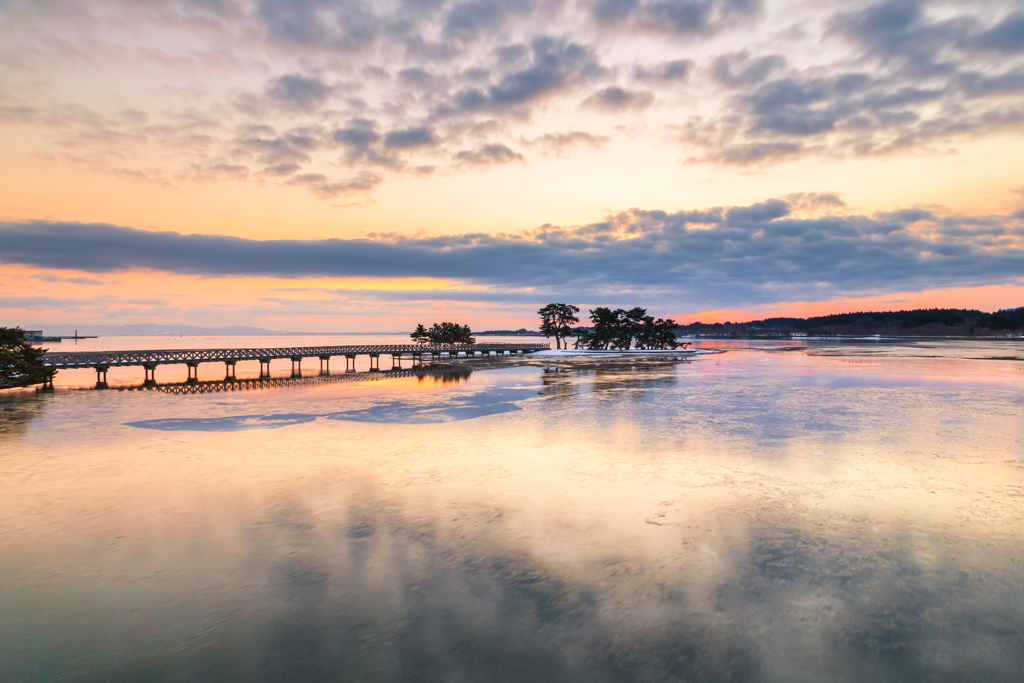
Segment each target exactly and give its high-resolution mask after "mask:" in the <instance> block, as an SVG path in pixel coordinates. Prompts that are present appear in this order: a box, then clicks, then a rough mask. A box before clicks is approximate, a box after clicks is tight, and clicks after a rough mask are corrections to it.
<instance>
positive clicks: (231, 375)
mask: <svg viewBox="0 0 1024 683" xmlns="http://www.w3.org/2000/svg"><path fill="white" fill-rule="evenodd" d="M236 362H237V361H233V360H226V361H224V381H225V382H233V381H234V380H235V363H236Z"/></svg>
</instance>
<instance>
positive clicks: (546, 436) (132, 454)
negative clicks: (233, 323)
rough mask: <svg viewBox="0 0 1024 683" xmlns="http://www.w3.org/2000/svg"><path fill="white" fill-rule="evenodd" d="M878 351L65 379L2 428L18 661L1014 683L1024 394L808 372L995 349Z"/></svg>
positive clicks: (408, 675)
mask: <svg viewBox="0 0 1024 683" xmlns="http://www.w3.org/2000/svg"><path fill="white" fill-rule="evenodd" d="M929 362H931V361H929ZM872 363H874V364H873V365H864V364H854V363H850V364H846V365H843V364H840V363H837V362H835V361H834V359H824V358H820V357H813V356H807V355H798V354H764V353H755V352H751V353H728V354H724V355H722V356H717V357H714V358H713V359H704V360H698V361H695V362H693V363H689V364H680V365H673V364H668V363H666V364H662V365H656V364H650V365H646V364H644V363H637V362H632V361H630V362H622V363H619V364H618V365H613V366H606V367H603V368H597V367H566V368H563V369H562V371H560V372H547V373H545V372H543V370H542V369H540V368H531V367H520V368H513V369H510V370H507V371H505V370H503V371H498V372H493V373H484V374H482V375H480V376H477V375H474V376H473V378H472V379H471V380H468V381H467V382H466V383H465V384H460V385H457V386H451V385H449V386H435V385H429V386H426V385H423V384H421V383H418V382H417V380H416V379H413V378H410V379H408V380H395V381H394V383H393V384H384V383H381V382H376V383H365V384H341V383H339V384H334V385H327V386H321V387H315V388H307V389H301V390H299V389H296V390H295V391H289V392H283V391H276V390H275V391H274V392H267V393H266V394H261V393H259V392H249V393H248V394H247V395H245V396H233V397H231V400H223V399H222V400H219V401H218V400H212V399H211V397H209V396H175V395H162V394H154V393H149V394H138V393H127V392H124V393H122V392H64V393H63V394H62V393H61V392H55V393H54V394H51V395H49V396H47V397H46V398H45V400H46V402H47V403H48V405H47V409H46V410H45V411H41V412H40V413H38V414H37V415H36V416H35V417H34V419H33V420H32V423H31V424H32V428H31V429H29V430H28V431H27V432H25V433H19V434H15V435H14V436H3V435H0V438H4V439H6V440H4V441H2V442H0V443H2V445H3V448H4V452H3V458H0V488H2V489H3V490H9V491H11V492H12V495H10V496H4V497H0V520H2V521H3V522H4V523H5V533H4V534H0V570H2V571H3V575H4V576H5V577H7V580H5V581H4V582H0V604H3V605H4V606H5V617H6V616H7V615H11V616H10V617H9V618H8V620H7V622H6V624H5V625H4V627H5V630H4V636H5V637H4V638H3V639H0V679H3V680H11V681H35V680H66V681H76V682H79V681H80V682H86V681H89V682H92V681H97V682H98V681H105V680H111V679H117V680H125V681H146V682H147V683H148V682H149V681H170V680H176V679H177V680H180V679H183V678H188V679H190V680H197V681H210V682H216V683H221V682H228V681H246V682H249V681H256V682H259V681H268V682H269V681H279V680H289V681H338V680H383V681H406V680H409V681H451V680H466V681H476V680H481V681H484V680H486V681H503V680H507V681H520V680H531V681H532V680H538V681H587V682H589V681H599V682H600V681H616V682H617V681H679V680H693V681H751V682H755V681H793V680H824V681H832V680H836V681H838V680H846V681H859V680H865V681H866V680H870V681H883V682H888V681H893V682H896V681H932V682H938V681H1015V680H1020V678H1021V673H1022V664H1021V662H1022V661H1024V607H1022V605H1021V597H1020V596H1021V595H1024V573H1022V570H1021V565H1020V562H1021V560H1022V558H1024V543H1022V541H1021V535H1020V532H1019V520H1020V519H1021V517H1022V516H1024V503H1022V501H1024V495H1022V492H1024V479H1022V478H1021V476H1022V475H1021V470H1020V462H1021V461H1022V460H1024V450H1022V448H1024V441H1021V439H1020V436H1021V432H1020V425H1021V424H1022V422H1021V418H1022V417H1024V413H1022V410H1024V403H1021V401H1020V395H1019V394H1018V393H1013V392H1006V391H989V392H973V391H964V392H960V393H957V392H950V391H946V390H942V391H936V390H934V389H932V388H930V387H928V386H918V387H914V386H911V387H906V386H904V387H900V386H895V387H888V388H884V389H882V388H878V387H874V386H870V387H866V388H864V387H858V386H851V387H848V388H844V389H843V390H842V391H834V390H833V389H832V388H831V387H827V386H826V387H818V386H798V385H795V384H794V381H795V380H797V379H799V378H800V377H802V376H813V375H814V374H815V373H819V374H820V373H826V374H827V373H834V374H838V375H845V376H847V377H851V378H858V377H873V376H876V375H877V376H878V377H883V378H884V377H886V376H889V375H894V374H895V373H896V372H899V373H903V374H905V375H908V376H914V375H915V373H916V375H917V376H921V377H928V376H933V375H930V374H929V373H931V372H932V369H934V368H944V369H945V371H946V372H948V374H949V375H951V376H956V375H957V374H958V372H960V371H961V370H963V369H964V368H980V369H979V370H975V371H974V372H975V375H971V376H969V377H966V378H965V380H964V381H965V382H966V384H965V388H967V389H970V383H971V382H976V381H980V380H978V377H977V376H976V375H978V373H981V374H982V375H983V374H984V373H985V372H987V373H988V375H990V379H993V380H996V379H998V378H1000V377H1001V376H1002V375H1001V373H1002V372H1003V371H1002V370H1001V369H999V368H1002V367H1003V366H999V368H992V367H989V366H983V365H982V366H978V365H971V363H975V362H974V361H971V362H970V363H968V362H966V361H959V364H957V363H952V362H946V361H943V362H942V363H939V364H938V365H925V364H924V362H923V361H908V360H907V359H905V358H902V357H893V358H884V357H883V358H873V359H872ZM991 363H992V364H995V363H997V362H995V361H992V362H991ZM1004 365H1005V364H1004ZM985 367H989V370H987V371H985V370H984V368H985ZM534 383H535V384H536V386H532V387H531V386H529V385H531V384H534ZM361 392H362V393H361ZM538 392H539V396H538V398H537V399H535V400H534V399H530V400H523V399H527V398H529V397H530V396H537V395H538ZM342 401H350V402H352V403H351V405H353V408H352V409H351V410H348V411H341V412H345V413H352V412H355V413H357V415H358V417H359V418H360V419H356V420H352V419H319V418H328V417H332V416H334V415H336V414H338V413H339V411H338V410H337V409H338V407H339V403H340V402H342ZM516 403H518V407H519V408H520V409H519V410H509V411H508V412H503V413H501V414H494V413H490V414H494V415H495V418H494V419H489V420H473V419H464V420H461V421H450V422H448V421H445V422H436V423H433V424H431V423H422V424H418V426H417V427H416V428H415V429H393V428H391V426H390V425H391V424H394V423H382V422H381V420H387V419H391V418H395V419H402V420H406V419H416V418H418V417H422V416H423V415H424V414H430V411H433V410H435V409H440V408H442V407H443V406H445V405H452V406H455V407H456V409H458V410H463V409H467V410H471V411H472V410H477V409H490V408H493V407H495V406H498V407H499V408H500V407H507V406H508V405H515V404H516ZM242 405H245V408H242V407H240V406H242ZM275 411H276V412H275ZM362 411H369V413H366V412H362ZM231 413H244V415H243V416H239V415H232V414H231ZM197 414H202V415H203V417H202V418H195V417H194V416H195V415H197ZM133 417H134V418H139V417H143V418H149V420H146V421H149V422H151V423H154V424H164V425H169V426H170V427H171V428H170V429H165V430H161V429H129V428H125V427H123V426H122V425H124V424H125V421H126V419H128V418H133ZM366 417H375V418H379V419H375V420H369V421H368V420H366V419H363V418H366ZM448 417H451V416H450V415H449V416H448ZM265 418H267V419H265ZM275 418H276V419H278V421H279V422H280V423H281V424H296V425H301V426H297V427H296V428H295V429H292V430H282V429H269V430H265V431H262V432H247V431H241V432H232V431H224V432H221V430H217V429H215V430H213V431H205V432H204V431H203V430H186V431H180V430H178V429H175V428H174V427H177V426H181V425H182V424H189V421H191V424H207V425H209V424H224V425H236V426H237V425H249V424H257V425H259V424H260V423H261V422H267V423H270V424H274V422H273V419H275ZM218 420H221V421H223V422H222V423H218V422H217V421H218ZM288 420H294V421H295V422H288ZM135 421H136V422H140V420H137V419H136V420H135ZM175 421H178V422H175ZM182 421H185V422H182ZM189 431H198V432H201V433H192V434H190V433H188V432H189ZM55 653H59V656H57V655H55Z"/></svg>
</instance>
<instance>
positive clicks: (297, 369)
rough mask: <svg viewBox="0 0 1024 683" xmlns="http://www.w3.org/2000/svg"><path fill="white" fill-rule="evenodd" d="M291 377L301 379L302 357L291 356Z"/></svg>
mask: <svg viewBox="0 0 1024 683" xmlns="http://www.w3.org/2000/svg"><path fill="white" fill-rule="evenodd" d="M291 360H292V377H302V356H292V358H291Z"/></svg>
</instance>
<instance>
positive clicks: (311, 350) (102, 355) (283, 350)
mask: <svg viewBox="0 0 1024 683" xmlns="http://www.w3.org/2000/svg"><path fill="white" fill-rule="evenodd" d="M548 348H550V347H549V346H548V344H544V343H533V344H442V345H427V346H420V345H417V344H389V345H380V346H295V347H278V348H256V349H166V350H146V351H79V352H74V353H47V354H45V355H43V364H44V365H46V366H47V367H51V368H98V367H102V366H109V367H124V366H132V365H136V366H138V365H142V366H147V367H154V366H157V365H169V364H174V363H187V364H189V365H192V364H195V363H216V362H221V363H224V362H227V363H233V362H238V361H243V360H258V361H262V362H266V361H270V360H275V359H281V358H316V357H325V358H329V357H331V356H367V355H368V356H375V355H376V356H383V355H405V356H408V355H413V354H423V355H429V354H437V355H440V354H448V355H449V356H450V357H454V356H458V355H459V354H460V353H465V354H466V355H474V354H475V353H477V352H478V351H479V352H494V351H498V352H519V351H521V352H523V353H531V352H534V351H544V350H547V349H548Z"/></svg>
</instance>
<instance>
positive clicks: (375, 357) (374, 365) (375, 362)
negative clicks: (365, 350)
mask: <svg viewBox="0 0 1024 683" xmlns="http://www.w3.org/2000/svg"><path fill="white" fill-rule="evenodd" d="M369 355H370V372H380V354H379V353H371V354H369Z"/></svg>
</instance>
